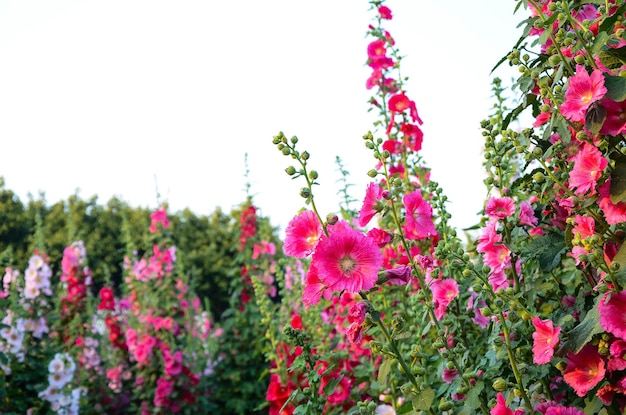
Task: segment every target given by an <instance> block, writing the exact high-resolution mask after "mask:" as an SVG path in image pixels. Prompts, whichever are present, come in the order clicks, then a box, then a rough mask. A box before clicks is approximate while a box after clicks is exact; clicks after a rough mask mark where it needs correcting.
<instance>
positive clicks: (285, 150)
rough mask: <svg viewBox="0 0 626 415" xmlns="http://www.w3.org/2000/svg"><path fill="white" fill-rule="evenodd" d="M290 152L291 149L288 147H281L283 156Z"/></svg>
mask: <svg viewBox="0 0 626 415" xmlns="http://www.w3.org/2000/svg"><path fill="white" fill-rule="evenodd" d="M290 154H291V150H290V149H289V147H283V156H288V155H290Z"/></svg>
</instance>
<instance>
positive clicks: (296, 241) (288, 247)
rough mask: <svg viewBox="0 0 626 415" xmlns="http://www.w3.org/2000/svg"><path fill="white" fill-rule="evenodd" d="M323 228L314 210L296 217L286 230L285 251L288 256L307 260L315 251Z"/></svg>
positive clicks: (306, 211)
mask: <svg viewBox="0 0 626 415" xmlns="http://www.w3.org/2000/svg"><path fill="white" fill-rule="evenodd" d="M322 232H323V228H322V224H321V223H320V221H319V219H318V218H317V215H316V214H315V212H313V211H312V210H305V211H304V212H302V213H300V214H299V215H297V216H295V217H294V218H293V219H291V221H290V222H289V224H288V225H287V229H286V230H285V243H284V245H283V250H284V251H285V254H286V255H289V256H293V257H296V258H305V257H307V256H309V255H311V253H312V252H313V251H314V250H315V247H316V246H317V243H318V242H319V239H320V236H321V235H322Z"/></svg>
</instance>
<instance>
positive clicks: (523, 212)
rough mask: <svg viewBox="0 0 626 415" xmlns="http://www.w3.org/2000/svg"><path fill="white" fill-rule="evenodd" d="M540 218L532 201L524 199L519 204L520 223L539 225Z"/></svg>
mask: <svg viewBox="0 0 626 415" xmlns="http://www.w3.org/2000/svg"><path fill="white" fill-rule="evenodd" d="M537 222H538V219H537V217H536V216H535V211H534V210H533V208H532V206H530V203H528V202H526V201H523V202H522V203H520V205H519V223H520V225H528V226H537Z"/></svg>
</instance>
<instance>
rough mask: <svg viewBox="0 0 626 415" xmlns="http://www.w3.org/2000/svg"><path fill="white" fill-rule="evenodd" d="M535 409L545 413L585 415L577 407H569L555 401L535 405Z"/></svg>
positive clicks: (550, 414)
mask: <svg viewBox="0 0 626 415" xmlns="http://www.w3.org/2000/svg"><path fill="white" fill-rule="evenodd" d="M535 411H539V412H541V413H542V414H544V415H585V413H584V412H583V411H581V410H579V409H577V408H568V407H565V406H563V405H559V404H558V403H556V402H553V401H550V402H543V403H540V404H539V405H537V406H536V407H535Z"/></svg>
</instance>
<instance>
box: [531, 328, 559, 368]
mask: <svg viewBox="0 0 626 415" xmlns="http://www.w3.org/2000/svg"><path fill="white" fill-rule="evenodd" d="M532 322H533V326H535V332H534V333H533V362H535V363H536V364H538V365H543V364H546V363H550V360H552V356H553V355H554V347H555V346H556V345H557V344H558V343H559V334H560V333H561V328H560V327H557V328H556V329H555V328H554V325H553V323H552V321H551V320H541V319H540V318H539V317H533V319H532Z"/></svg>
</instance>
